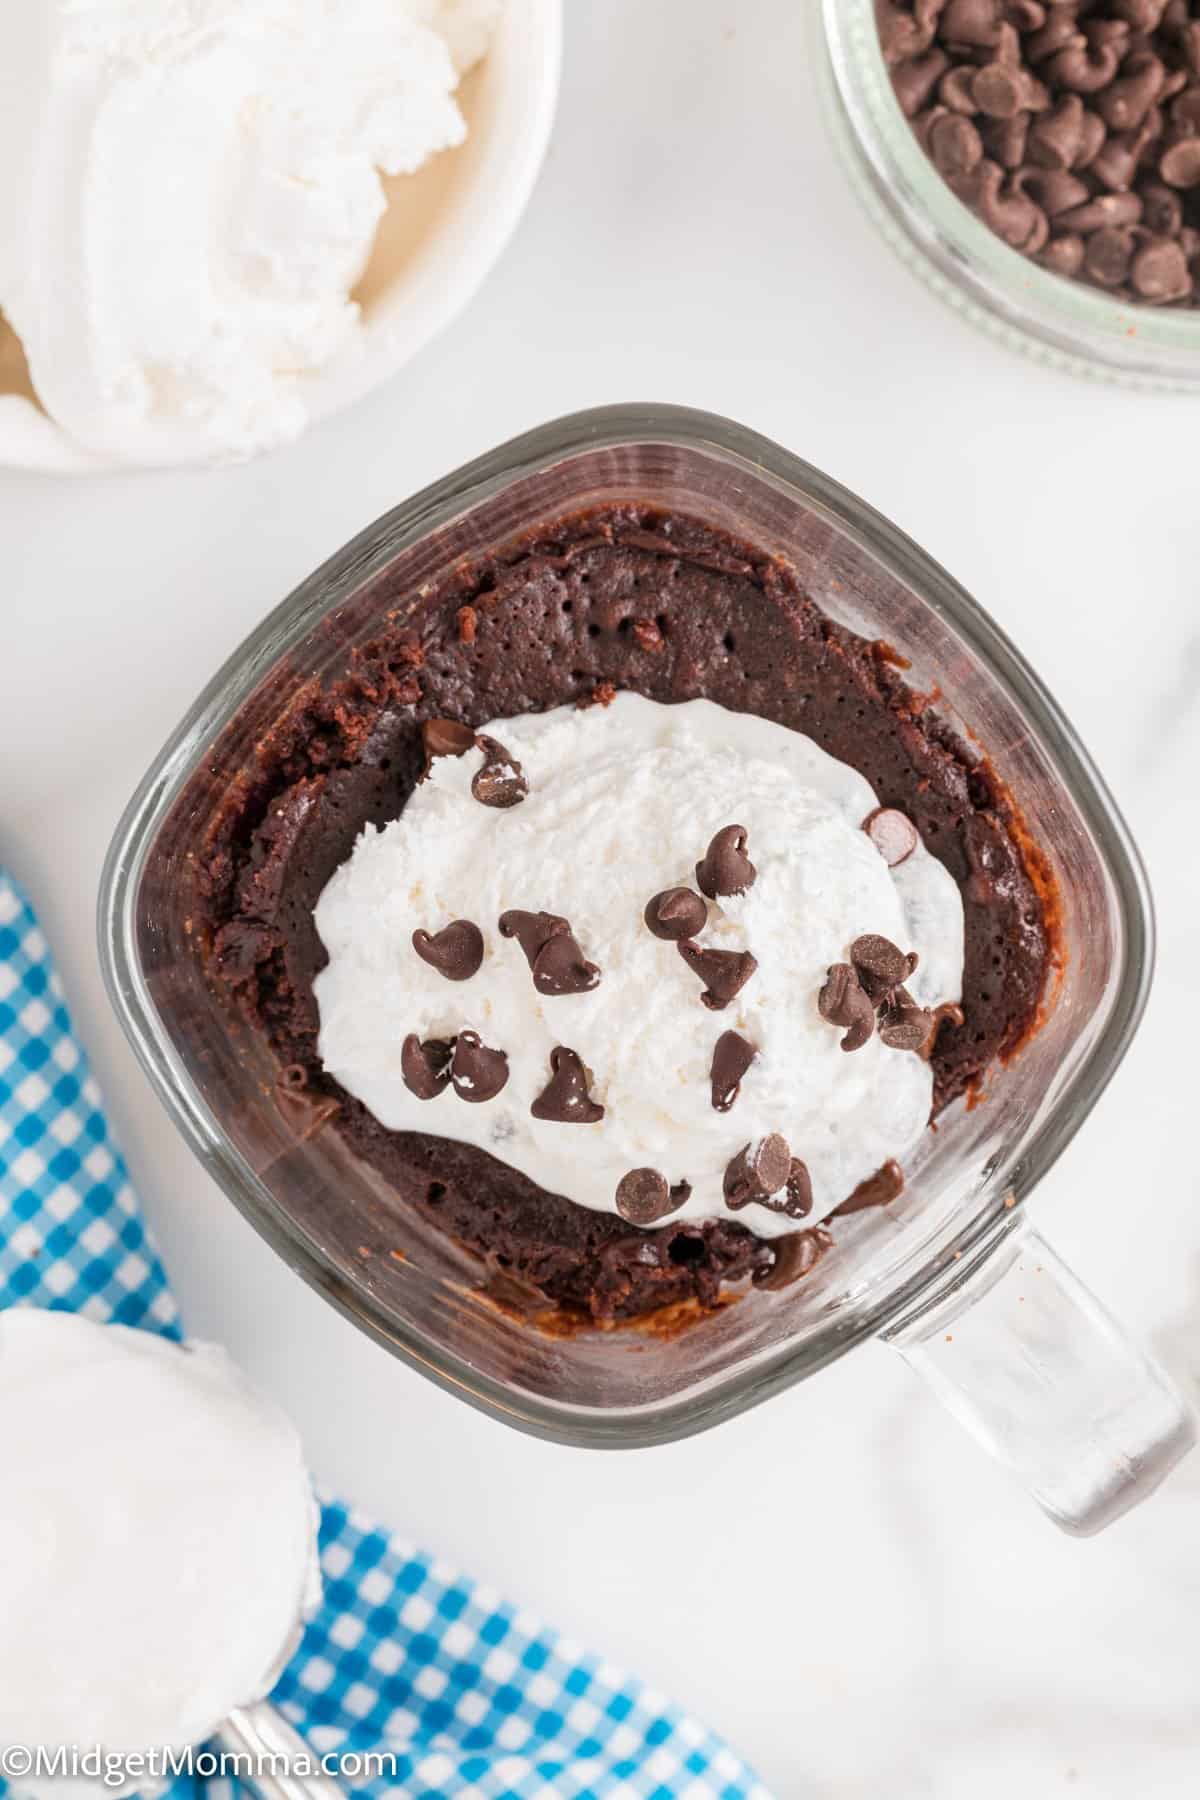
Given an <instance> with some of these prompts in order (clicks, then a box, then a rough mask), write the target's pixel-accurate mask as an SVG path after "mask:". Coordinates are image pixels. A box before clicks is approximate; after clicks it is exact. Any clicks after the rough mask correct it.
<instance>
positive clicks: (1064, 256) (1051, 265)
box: [1038, 231, 1086, 276]
mask: <svg viewBox="0 0 1200 1800" xmlns="http://www.w3.org/2000/svg"><path fill="white" fill-rule="evenodd" d="M1085 248H1086V246H1085V245H1084V241H1083V239H1082V238H1081V237H1079V236H1078V234H1077V233H1075V232H1071V231H1068V232H1064V234H1063V236H1062V237H1056V238H1052V239H1051V241H1050V242H1049V243H1048V244H1047V245H1046V248H1045V249H1044V250H1043V251H1042V253H1041V255H1040V256H1039V257H1038V261H1039V262H1040V263H1041V264H1042V266H1043V268H1046V269H1049V270H1050V272H1051V274H1053V275H1068V276H1070V275H1078V273H1079V271H1080V269H1082V267H1083V258H1084V251H1085Z"/></svg>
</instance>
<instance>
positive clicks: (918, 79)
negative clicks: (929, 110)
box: [892, 50, 950, 119]
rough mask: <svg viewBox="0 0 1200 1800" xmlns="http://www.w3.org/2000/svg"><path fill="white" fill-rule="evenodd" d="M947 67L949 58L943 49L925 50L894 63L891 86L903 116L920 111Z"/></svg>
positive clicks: (913, 115)
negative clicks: (919, 54)
mask: <svg viewBox="0 0 1200 1800" xmlns="http://www.w3.org/2000/svg"><path fill="white" fill-rule="evenodd" d="M949 67H950V58H949V57H948V56H947V55H946V53H945V51H943V50H927V51H926V53H925V55H924V56H910V57H908V58H907V59H906V60H905V61H904V62H901V63H897V64H896V66H895V67H894V68H893V70H892V87H893V88H894V90H895V94H896V98H897V100H898V101H899V102H900V107H901V110H902V112H903V113H904V116H905V118H907V119H911V118H913V117H915V115H916V114H917V113H919V112H920V110H921V108H922V107H923V106H924V105H926V103H927V102H928V100H929V96H930V95H931V94H932V92H933V90H934V88H935V87H936V86H937V84H938V82H939V81H940V80H941V77H942V76H943V75H944V74H945V72H946V70H947V69H948V68H949Z"/></svg>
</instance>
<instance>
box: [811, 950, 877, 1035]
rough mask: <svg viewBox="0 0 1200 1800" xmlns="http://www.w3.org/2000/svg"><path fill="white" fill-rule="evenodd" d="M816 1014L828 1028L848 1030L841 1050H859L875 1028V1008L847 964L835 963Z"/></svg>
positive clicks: (826, 981) (819, 996)
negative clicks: (828, 1024)
mask: <svg viewBox="0 0 1200 1800" xmlns="http://www.w3.org/2000/svg"><path fill="white" fill-rule="evenodd" d="M817 1011H818V1012H819V1013H820V1015H821V1017H822V1018H823V1019H827V1020H828V1021H829V1023H830V1024H831V1025H844V1026H845V1027H847V1030H846V1035H845V1037H844V1038H843V1039H842V1049H843V1050H861V1049H862V1047H863V1045H864V1044H865V1043H866V1042H867V1041H868V1040H869V1038H870V1036H871V1033H872V1032H873V1031H874V1029H875V1007H874V1003H873V1002H872V1000H871V998H870V996H869V995H868V994H866V993H865V992H864V991H863V986H862V983H861V982H860V981H859V979H858V976H857V975H856V974H855V972H854V970H853V969H852V968H851V966H850V964H849V963H834V964H833V965H832V966H831V968H830V970H829V974H828V975H827V976H826V978H825V985H824V987H823V988H822V989H821V991H820V993H819V994H818V995H817Z"/></svg>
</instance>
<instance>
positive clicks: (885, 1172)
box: [829, 1159, 904, 1219]
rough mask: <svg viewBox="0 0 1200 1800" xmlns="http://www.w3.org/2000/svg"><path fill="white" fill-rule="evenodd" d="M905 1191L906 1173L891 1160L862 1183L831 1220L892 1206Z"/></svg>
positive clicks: (836, 1210) (832, 1213)
mask: <svg viewBox="0 0 1200 1800" xmlns="http://www.w3.org/2000/svg"><path fill="white" fill-rule="evenodd" d="M903 1191H904V1171H903V1170H902V1169H901V1167H900V1164H899V1163H898V1162H895V1161H894V1160H891V1159H889V1161H887V1162H885V1163H884V1165H883V1167H882V1168H880V1169H876V1171H875V1173H874V1174H873V1175H868V1176H867V1178H866V1180H865V1181H860V1182H859V1184H858V1186H857V1187H856V1188H855V1189H854V1191H853V1193H852V1194H851V1195H850V1196H849V1198H848V1199H846V1200H843V1201H842V1204H841V1205H840V1206H838V1207H835V1208H834V1210H833V1211H832V1212H831V1213H830V1215H829V1216H830V1218H831V1219H844V1218H846V1217H848V1215H849V1214H850V1213H857V1212H867V1211H869V1209H870V1208H872V1207H875V1206H890V1205H891V1203H892V1201H893V1200H895V1199H896V1197H897V1195H899V1194H901V1193H903Z"/></svg>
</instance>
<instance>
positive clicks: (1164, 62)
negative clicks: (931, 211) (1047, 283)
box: [876, 0, 1200, 307]
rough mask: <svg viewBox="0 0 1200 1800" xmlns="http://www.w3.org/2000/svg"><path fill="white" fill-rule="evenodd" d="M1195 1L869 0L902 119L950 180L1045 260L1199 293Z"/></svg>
mask: <svg viewBox="0 0 1200 1800" xmlns="http://www.w3.org/2000/svg"><path fill="white" fill-rule="evenodd" d="M1195 11H1196V8H1195V6H1194V4H1193V3H1192V0H876V17H877V20H878V24H879V35H880V43H881V46H882V49H883V54H884V60H885V62H886V63H887V65H888V68H889V72H890V74H891V78H892V85H893V88H894V91H895V94H896V98H897V100H898V101H899V104H900V107H901V109H902V111H903V112H904V114H905V117H906V118H907V119H908V120H909V122H910V124H911V125H912V128H913V131H914V132H915V134H916V136H917V138H918V140H919V142H920V144H921V145H922V147H923V149H924V150H925V153H926V155H927V156H928V157H929V159H930V161H931V162H932V163H933V165H934V167H935V168H936V169H937V170H938V172H939V173H940V174H941V175H942V176H943V178H944V179H945V181H946V184H947V186H948V187H950V189H951V190H952V191H953V192H954V193H955V194H956V195H957V196H958V198H959V199H960V200H962V201H963V202H964V204H966V205H967V206H969V207H970V208H971V210H972V211H973V212H974V213H975V214H976V215H977V216H978V217H979V218H980V219H982V221H983V223H984V224H985V225H987V226H988V227H989V228H990V229H991V230H992V231H994V232H995V233H996V235H997V236H998V237H1000V238H1002V239H1003V241H1004V242H1005V243H1006V244H1008V245H1010V246H1011V248H1012V249H1014V250H1019V251H1021V253H1022V254H1023V255H1025V256H1027V257H1029V258H1030V259H1031V260H1033V261H1035V262H1037V263H1039V264H1040V265H1041V266H1042V267H1043V268H1045V269H1047V270H1049V271H1050V272H1051V273H1053V274H1056V275H1060V276H1063V277H1065V278H1067V279H1069V280H1074V281H1080V282H1084V283H1086V284H1087V285H1089V286H1091V287H1094V288H1097V289H1100V290H1102V291H1103V292H1105V293H1109V294H1111V295H1112V296H1113V297H1114V298H1115V299H1117V300H1120V301H1124V302H1134V303H1137V304H1139V305H1146V306H1157V307H1164V306H1165V307H1195V306H1200V18H1197V17H1196V16H1194V15H1195Z"/></svg>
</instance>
